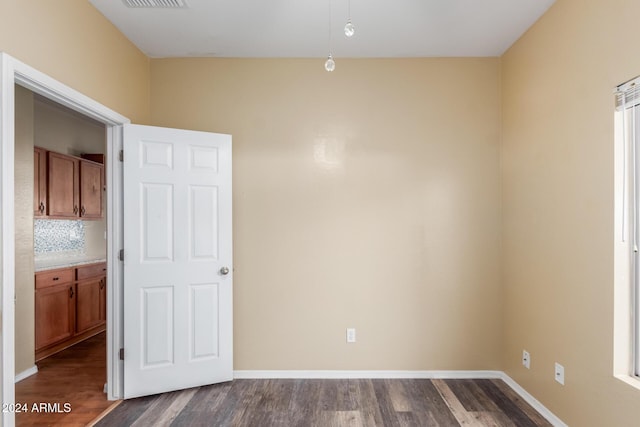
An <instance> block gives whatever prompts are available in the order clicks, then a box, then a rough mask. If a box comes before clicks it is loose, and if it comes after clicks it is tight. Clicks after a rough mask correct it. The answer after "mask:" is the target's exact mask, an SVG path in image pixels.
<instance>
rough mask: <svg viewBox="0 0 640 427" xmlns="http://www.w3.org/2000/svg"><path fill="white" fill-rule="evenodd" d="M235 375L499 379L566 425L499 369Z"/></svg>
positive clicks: (561, 426) (242, 374) (249, 374)
mask: <svg viewBox="0 0 640 427" xmlns="http://www.w3.org/2000/svg"><path fill="white" fill-rule="evenodd" d="M233 378H234V379H276V378H280V379H359V378H370V379H379V378H399V379H404V378H416V379H501V380H502V381H504V382H505V383H506V384H507V385H508V386H509V387H511V388H512V389H513V391H515V392H516V393H518V395H519V396H520V397H522V399H524V401H525V402H527V403H528V404H529V405H531V406H532V407H533V408H534V409H535V410H536V411H538V412H539V413H540V415H542V416H543V417H545V418H546V419H547V421H549V422H550V423H551V424H552V425H553V426H554V427H568V426H567V424H565V423H564V422H563V421H562V420H561V419H560V418H558V417H557V416H556V415H555V414H554V413H553V412H551V411H550V410H549V409H547V407H546V406H544V405H543V404H542V403H540V402H539V401H538V400H537V399H536V398H535V397H533V396H532V395H531V394H529V393H528V392H527V391H526V390H525V389H524V388H522V387H521V386H520V385H519V384H518V383H517V382H515V381H514V380H513V379H512V378H511V377H510V376H509V375H507V374H505V373H504V372H502V371H249V370H243V371H233Z"/></svg>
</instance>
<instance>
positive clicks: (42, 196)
mask: <svg viewBox="0 0 640 427" xmlns="http://www.w3.org/2000/svg"><path fill="white" fill-rule="evenodd" d="M33 166H34V174H33V215H34V216H35V217H43V216H46V215H47V150H44V149H42V148H39V147H35V149H34V151H33Z"/></svg>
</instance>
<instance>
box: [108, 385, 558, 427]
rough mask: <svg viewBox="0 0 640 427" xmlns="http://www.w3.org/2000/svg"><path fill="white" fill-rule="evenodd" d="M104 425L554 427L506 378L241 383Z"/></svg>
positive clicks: (147, 405)
mask: <svg viewBox="0 0 640 427" xmlns="http://www.w3.org/2000/svg"><path fill="white" fill-rule="evenodd" d="M96 425H97V426H100V427H108V426H114V427H121V426H134V425H135V426H169V425H171V426H256V427H267V426H283V427H284V426H286V427H290V426H300V427H308V426H319V427H325V426H443V427H452V426H498V427H501V426H509V427H535V426H550V425H551V424H549V423H548V422H547V421H546V420H545V419H544V418H543V417H542V416H541V415H540V414H539V413H537V412H536V411H535V410H534V409H533V408H532V407H531V406H529V405H528V404H527V403H525V402H524V401H523V400H522V399H521V398H520V397H519V396H518V395H517V394H516V393H515V392H514V391H513V390H511V388H509V386H507V385H506V384H505V383H504V382H503V381H501V380H420V379H413V380H404V379H394V380H387V379H379V380H367V379H353V380H235V381H233V382H232V383H225V384H218V385H213V386H206V387H200V388H194V389H189V390H182V391H177V392H173V393H165V394H160V395H155V396H149V397H143V398H138V399H131V400H127V401H125V402H123V403H122V404H120V405H119V406H117V407H116V408H115V409H114V410H113V411H112V412H111V413H109V414H108V415H107V416H106V417H105V418H103V419H102V420H101V421H100V422H99V423H98V424H96Z"/></svg>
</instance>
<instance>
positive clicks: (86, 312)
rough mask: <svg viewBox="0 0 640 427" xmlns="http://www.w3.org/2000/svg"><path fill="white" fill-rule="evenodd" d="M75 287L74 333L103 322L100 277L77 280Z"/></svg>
mask: <svg viewBox="0 0 640 427" xmlns="http://www.w3.org/2000/svg"><path fill="white" fill-rule="evenodd" d="M77 289H78V299H77V301H76V333H81V332H84V331H87V330H89V329H91V328H94V327H96V326H99V325H101V324H103V323H104V321H103V320H102V318H101V307H100V299H101V297H100V293H101V291H102V277H95V278H93V279H89V280H85V281H82V282H78V284H77Z"/></svg>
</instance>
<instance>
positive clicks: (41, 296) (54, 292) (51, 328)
mask: <svg viewBox="0 0 640 427" xmlns="http://www.w3.org/2000/svg"><path fill="white" fill-rule="evenodd" d="M75 296H76V295H75V283H74V282H68V283H60V284H57V285H51V286H46V287H44V288H40V289H36V298H35V312H36V319H35V320H36V322H35V323H36V325H35V326H36V352H37V351H38V350H40V349H42V348H45V347H47V346H49V345H52V344H56V343H58V342H61V341H65V340H67V339H69V338H70V337H72V336H73V334H74V332H75V319H74V316H75V302H76V300H75Z"/></svg>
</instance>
